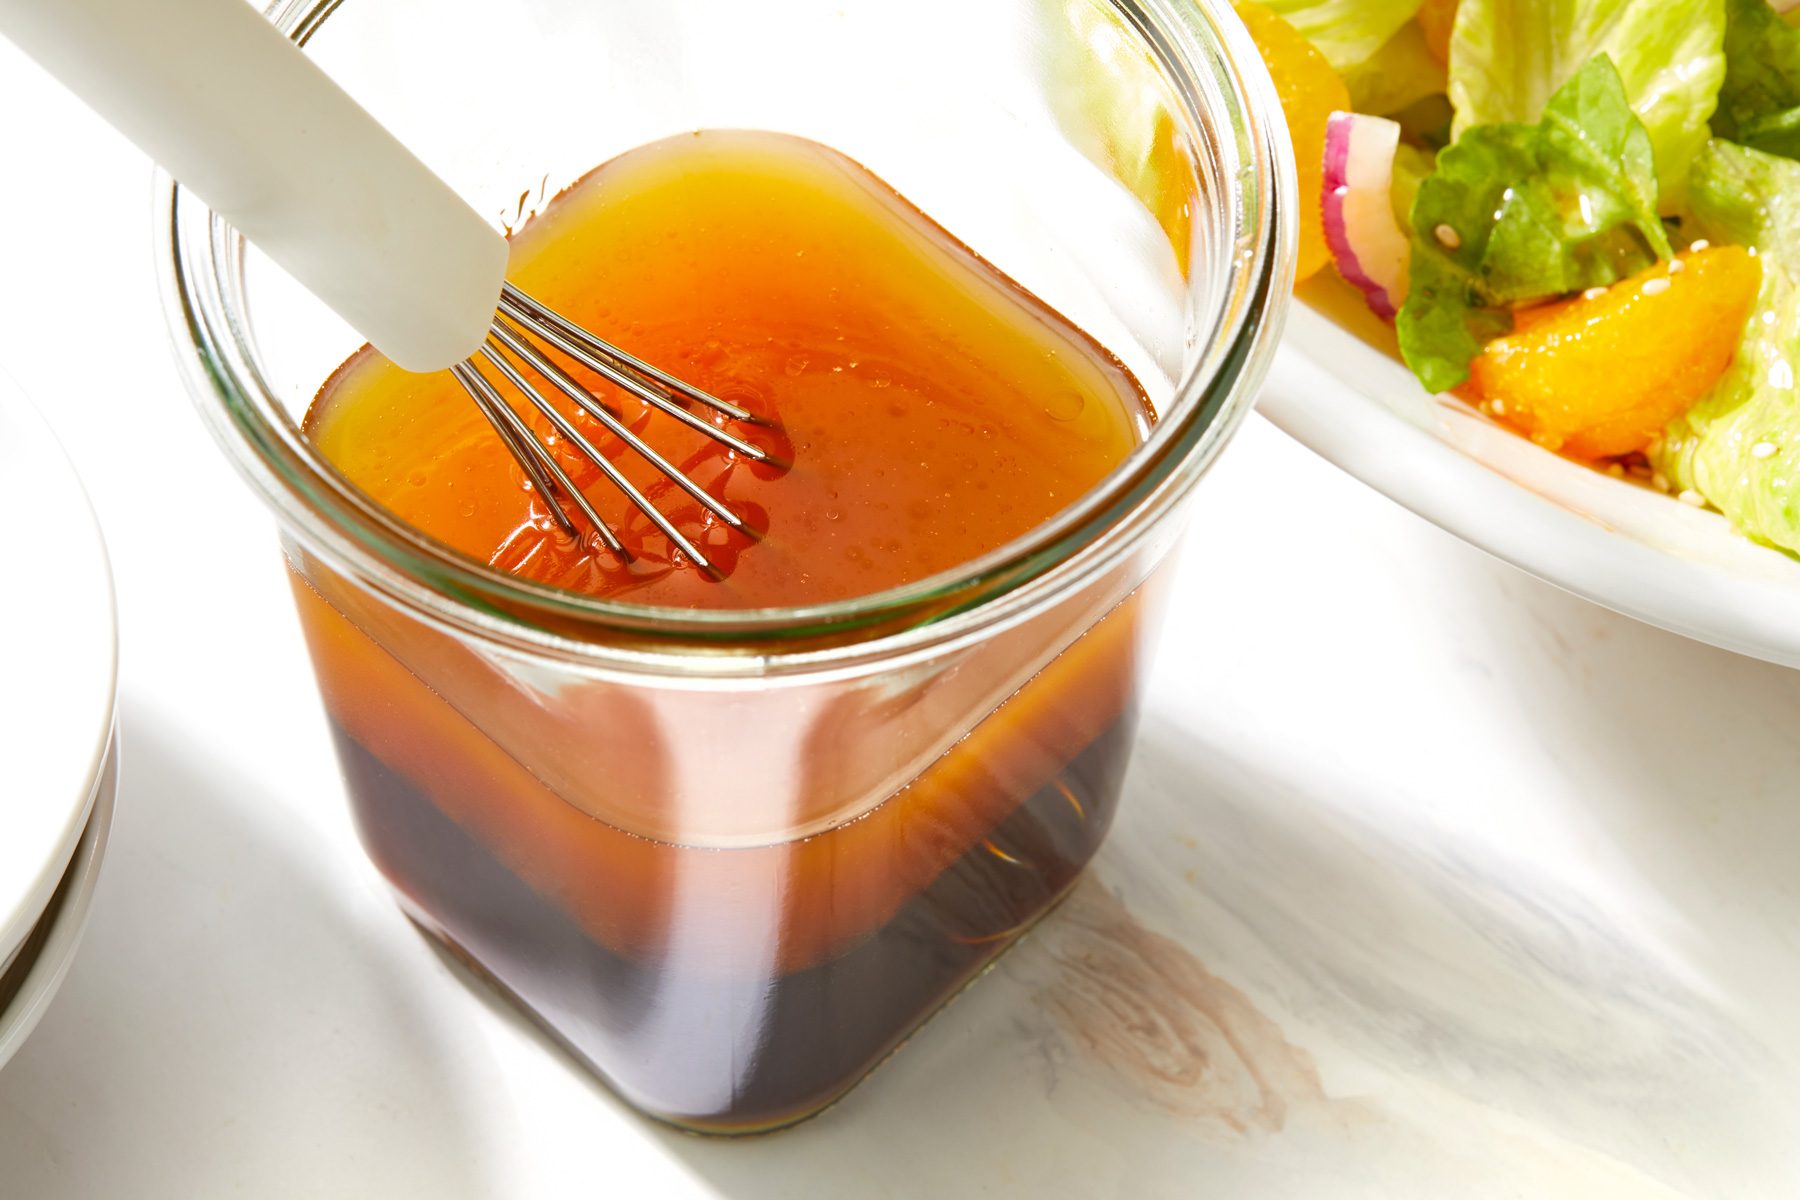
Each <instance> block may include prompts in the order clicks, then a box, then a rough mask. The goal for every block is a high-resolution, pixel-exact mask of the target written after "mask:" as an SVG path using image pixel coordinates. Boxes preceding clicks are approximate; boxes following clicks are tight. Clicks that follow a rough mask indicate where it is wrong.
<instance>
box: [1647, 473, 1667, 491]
mask: <svg viewBox="0 0 1800 1200" xmlns="http://www.w3.org/2000/svg"><path fill="white" fill-rule="evenodd" d="M1650 486H1651V487H1653V488H1655V489H1656V490H1657V491H1659V492H1666V491H1668V490H1669V477H1668V476H1667V475H1664V474H1663V473H1662V472H1661V471H1656V472H1653V473H1652V474H1651V476H1650Z"/></svg>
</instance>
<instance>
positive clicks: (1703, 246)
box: [1688, 238, 1712, 251]
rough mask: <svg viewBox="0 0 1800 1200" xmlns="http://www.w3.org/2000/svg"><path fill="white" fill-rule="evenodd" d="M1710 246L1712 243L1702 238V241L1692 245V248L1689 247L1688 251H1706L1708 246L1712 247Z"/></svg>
mask: <svg viewBox="0 0 1800 1200" xmlns="http://www.w3.org/2000/svg"><path fill="white" fill-rule="evenodd" d="M1710 245H1712V243H1711V242H1709V241H1707V240H1706V239H1705V238H1701V239H1700V240H1699V241H1697V242H1695V243H1694V244H1693V245H1691V246H1689V247H1688V249H1689V250H1696V251H1698V250H1704V249H1706V248H1707V247H1708V246H1710Z"/></svg>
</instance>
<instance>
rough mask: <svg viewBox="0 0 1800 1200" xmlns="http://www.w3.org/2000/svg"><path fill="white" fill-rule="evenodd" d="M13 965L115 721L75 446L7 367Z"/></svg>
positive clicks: (3, 896)
mask: <svg viewBox="0 0 1800 1200" xmlns="http://www.w3.org/2000/svg"><path fill="white" fill-rule="evenodd" d="M0 547H4V550H5V554H6V558H7V562H8V568H7V574H6V581H5V584H4V586H0V745H3V746H4V747H5V752H4V759H3V760H0V964H7V963H11V964H12V966H13V967H14V968H16V967H17V966H18V964H17V963H15V962H13V960H14V959H15V958H16V957H18V954H19V950H20V947H21V946H22V945H23V943H24V942H25V939H26V938H27V936H28V935H29V934H30V933H31V931H32V930H33V929H35V928H37V927H38V925H39V923H40V918H41V917H42V916H43V914H44V910H45V907H46V906H47V905H48V904H49V903H50V899H51V896H52V895H53V894H54V893H55V892H56V890H57V888H58V887H59V886H60V885H61V883H62V881H63V880H64V878H65V877H66V876H67V875H68V873H69V869H70V863H71V861H72V860H73V858H74V857H75V854H76V848H77V845H78V844H79V843H80V842H81V840H82V836H83V833H84V831H87V830H89V829H90V828H91V823H90V820H89V818H90V816H91V815H92V813H93V811H94V806H95V803H96V799H97V797H98V795H99V793H100V791H101V790H102V789H101V783H102V779H103V777H104V775H105V768H106V764H107V762H108V755H109V750H110V747H111V744H112V731H113V693H114V687H115V679H116V659H117V654H116V638H115V633H114V615H113V591H112V578H111V574H110V572H109V571H108V569H107V563H106V547H105V545H104V544H103V543H102V541H101V539H100V529H99V526H98V525H96V524H95V522H94V514H93V511H92V509H90V508H89V507H88V502H87V497H86V495H85V494H84V493H83V492H82V489H81V484H80V482H79V481H78V480H77V479H76V477H75V472H74V470H73V468H71V467H70V466H69V462H68V459H67V458H65V457H64V455H63V452H62V449H61V447H59V446H58V445H57V443H56V439H55V438H54V437H52V436H51V434H50V431H49V430H48V429H47V428H46V427H45V425H44V423H43V421H42V420H41V419H40V418H39V417H38V415H37V414H36V413H35V412H34V411H32V409H31V407H30V406H29V405H28V404H27V403H26V402H25V400H24V398H23V397H22V396H21V395H20V394H19V393H18V390H17V389H16V388H15V387H13V386H12V385H11V384H10V382H9V381H8V380H7V378H6V377H5V376H4V375H0Z"/></svg>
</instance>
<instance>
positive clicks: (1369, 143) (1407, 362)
mask: <svg viewBox="0 0 1800 1200" xmlns="http://www.w3.org/2000/svg"><path fill="white" fill-rule="evenodd" d="M1044 2H1046V3H1053V4H1058V5H1060V6H1062V7H1064V8H1065V10H1066V11H1067V12H1068V13H1069V15H1070V25H1071V27H1072V29H1073V31H1074V32H1075V33H1076V37H1074V38H1073V39H1071V44H1072V45H1079V46H1081V47H1084V48H1086V53H1087V54H1088V56H1089V58H1090V60H1092V59H1094V58H1096V57H1097V58H1098V59H1099V60H1100V61H1099V66H1098V69H1101V70H1105V71H1108V72H1110V73H1115V74H1116V73H1120V72H1126V71H1130V70H1133V69H1135V68H1134V64H1131V63H1126V62H1122V61H1113V60H1112V59H1107V58H1106V57H1105V56H1104V55H1103V54H1100V52H1099V51H1095V50H1093V49H1092V48H1093V47H1105V46H1109V45H1116V44H1118V42H1119V39H1107V38H1105V37H1103V36H1098V34H1097V23H1103V21H1104V20H1105V19H1106V18H1105V17H1104V16H1103V15H1101V16H1096V15H1095V14H1096V13H1103V12H1104V10H1107V9H1109V8H1110V7H1111V6H1110V5H1107V4H1104V3H1096V2H1095V0H1044ZM1168 2H1170V3H1186V4H1194V5H1196V6H1199V5H1201V4H1203V3H1209V2H1214V0H1168ZM1796 4H1797V0H1236V3H1235V4H1234V5H1233V11H1235V13H1236V15H1237V17H1238V18H1240V19H1241V22H1242V24H1243V25H1244V26H1245V28H1246V30H1247V32H1248V35H1249V36H1250V38H1251V39H1252V40H1253V41H1254V42H1255V43H1256V45H1257V48H1258V49H1259V50H1260V51H1261V52H1262V57H1263V59H1264V62H1265V63H1266V64H1267V66H1268V68H1269V74H1270V76H1271V78H1272V80H1273V82H1274V85H1275V91H1276V93H1277V94H1278V97H1279V99H1280V102H1281V105H1282V108H1283V110H1284V113H1285V115H1286V118H1287V123H1288V130H1289V134H1290V137H1291V139H1292V141H1293V149H1294V158H1295V164H1296V167H1297V172H1296V173H1297V176H1298V182H1299V200H1300V205H1299V226H1300V229H1299V241H1298V247H1299V248H1298V253H1297V256H1296V257H1297V262H1296V273H1297V277H1298V280H1299V282H1298V284H1297V288H1296V291H1297V297H1298V300H1299V303H1298V304H1296V305H1295V306H1294V307H1293V309H1292V310H1291V312H1290V315H1289V317H1288V323H1287V330H1286V334H1285V336H1284V344H1283V351H1282V354H1281V355H1280V356H1279V357H1278V358H1277V360H1276V363H1275V365H1274V368H1273V370H1272V371H1271V374H1270V377H1269V382H1268V385H1267V386H1266V388H1265V391H1264V394H1263V398H1262V400H1261V401H1260V408H1261V411H1262V412H1263V413H1264V415H1266V416H1268V417H1269V418H1270V419H1271V420H1273V421H1274V422H1275V423H1276V424H1277V425H1279V426H1281V427H1282V428H1283V429H1285V430H1286V431H1287V432H1289V433H1290V434H1292V435H1294V436H1295V437H1296V438H1298V439H1299V440H1301V441H1302V442H1305V443H1306V444H1308V445H1309V446H1311V447H1312V448H1313V449H1314V450H1316V451H1317V452H1319V453H1320V454H1321V455H1323V456H1324V457H1326V458H1327V459H1330V460H1331V461H1333V462H1335V463H1336V464H1337V465H1339V466H1340V467H1343V468H1344V469H1345V470H1347V471H1349V472H1350V473H1351V474H1353V475H1356V476H1357V477H1359V478H1361V479H1362V480H1363V481H1364V482H1367V483H1369V484H1371V485H1372V486H1374V487H1376V488H1377V489H1379V490H1381V491H1383V492H1385V493H1387V494H1388V495H1389V496H1391V497H1393V498H1394V499H1396V500H1398V501H1400V502H1401V503H1403V504H1405V505H1407V506H1408V507H1410V508H1412V509H1413V510H1415V511H1416V512H1418V513H1419V514H1420V515H1422V516H1424V517H1426V518H1427V519H1429V520H1431V521H1433V522H1435V523H1437V524H1438V525H1440V526H1442V527H1444V528H1446V529H1448V530H1450V531H1451V532H1453V533H1455V534H1457V535H1459V536H1461V537H1463V538H1464V539H1465V540H1468V541H1470V542H1472V543H1474V544H1475V545H1478V546H1480V547H1482V548H1483V549H1486V550H1488V551H1490V552H1492V553H1494V554H1496V555H1498V556H1500V557H1502V558H1504V559H1507V560H1508V561H1511V562H1513V563H1514V564H1516V565H1518V566H1521V567H1523V568H1525V569H1526V570H1528V571H1531V572H1532V573H1534V574H1536V575H1538V576H1540V577H1541V578H1544V579H1547V580H1549V581H1550V582H1552V583H1555V584H1558V585H1560V586H1562V587H1564V588H1566V589H1568V590H1570V591H1574V592H1576V593H1578V594H1581V595H1584V596H1586V597H1588V598H1589V599H1592V600H1595V601H1598V602H1599V603H1602V604H1605V605H1607V606H1608V607H1611V608H1614V609H1617V610H1619V611H1622V612H1625V613H1628V614H1630V615H1633V616H1636V617H1638V618H1640V619H1643V620H1646V621H1650V622H1652V623H1655V624H1659V625H1662V626H1664V627H1666V628H1669V629H1672V630H1675V631H1677V632H1680V633H1682V634H1685V635H1688V636H1692V637H1696V638H1700V639H1702V640H1705V641H1709V642H1712V643H1714V644H1716V645H1721V646H1725V647H1728V648H1730V649H1734V650H1739V651H1742V652H1745V653H1750V654H1754V655H1757V656H1759V657H1763V658H1767V659H1770V660H1773V661H1780V662H1786V663H1789V664H1791V665H1796V666H1800V561H1796V559H1797V558H1800V389H1797V387H1796V375H1797V374H1800V8H1797V7H1796ZM1053 57H1054V56H1053ZM1063 57H1064V58H1065V59H1070V58H1072V57H1073V56H1072V55H1065V56H1063ZM1116 58H1117V56H1116V55H1114V59H1116ZM1088 69H1089V70H1092V69H1095V65H1094V63H1093V62H1092V61H1090V62H1089V63H1088ZM1064 79H1065V82H1066V84H1067V87H1066V89H1065V92H1064V94H1065V95H1066V97H1067V100H1066V107H1067V113H1066V120H1065V125H1066V127H1067V128H1068V129H1069V130H1070V132H1071V136H1072V137H1073V138H1075V140H1077V141H1078V142H1080V143H1081V144H1083V146H1084V147H1085V149H1086V150H1087V152H1088V154H1089V156H1090V157H1092V158H1094V159H1095V160H1096V161H1098V162H1100V163H1102V165H1104V166H1105V167H1106V168H1107V169H1108V170H1109V171H1110V172H1111V173H1112V174H1113V175H1114V177H1115V178H1116V179H1117V180H1118V181H1119V183H1120V184H1122V185H1123V186H1125V187H1127V188H1129V189H1130V190H1132V191H1133V192H1135V193H1136V194H1137V195H1138V196H1139V197H1140V198H1141V199H1142V200H1143V201H1144V203H1145V206H1146V208H1147V209H1148V210H1149V212H1150V213H1152V214H1153V215H1158V220H1159V223H1161V224H1163V226H1164V228H1165V229H1166V230H1168V231H1169V233H1170V237H1171V240H1172V241H1173V240H1178V239H1177V237H1176V234H1177V233H1178V232H1179V231H1178V228H1177V227H1176V225H1175V223H1173V222H1170V221H1167V220H1165V219H1164V218H1163V215H1162V214H1166V213H1167V212H1168V211H1170V210H1171V203H1170V198H1169V196H1168V195H1167V194H1166V193H1167V191H1168V188H1167V186H1166V184H1165V183H1164V181H1165V180H1166V179H1167V178H1169V177H1172V176H1173V175H1174V174H1175V173H1174V172H1173V171H1171V170H1170V169H1169V167H1168V165H1167V164H1168V163H1169V162H1170V160H1171V156H1178V155H1179V153H1180V148H1179V147H1171V146H1169V145H1167V144H1165V143H1164V142H1163V141H1161V140H1159V139H1158V138H1157V137H1156V136H1154V135H1155V131H1156V130H1158V129H1160V128H1161V127H1162V126H1161V125H1160V124H1159V123H1158V122H1157V121H1155V120H1154V118H1153V115H1152V114H1153V111H1154V109H1155V107H1156V105H1157V104H1158V103H1159V101H1158V98H1157V97H1156V96H1155V95H1154V94H1152V93H1151V92H1150V91H1149V90H1146V91H1145V93H1144V102H1143V107H1144V109H1145V111H1144V112H1143V113H1121V112H1119V111H1117V110H1116V108H1115V109H1112V110H1107V111H1100V110H1099V109H1098V108H1097V107H1096V105H1095V104H1094V103H1092V102H1091V99H1090V98H1089V96H1088V92H1087V90H1085V89H1084V88H1083V86H1082V74H1081V72H1080V71H1077V70H1074V69H1065V70H1064ZM1132 130H1139V131H1141V133H1140V134H1139V135H1138V136H1135V137H1134V136H1131V134H1130V131H1132ZM1176 257H1177V258H1178V259H1179V257H1180V256H1179V253H1178V254H1177V255H1176Z"/></svg>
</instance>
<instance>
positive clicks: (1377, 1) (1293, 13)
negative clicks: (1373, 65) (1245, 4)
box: [1262, 0, 1420, 71]
mask: <svg viewBox="0 0 1800 1200" xmlns="http://www.w3.org/2000/svg"><path fill="white" fill-rule="evenodd" d="M1262 3H1263V4H1264V5H1265V6H1266V7H1268V8H1272V9H1274V10H1275V11H1276V12H1278V13H1280V14H1281V15H1282V16H1284V17H1286V18H1287V20H1288V23H1289V24H1290V25H1292V26H1293V27H1294V28H1295V29H1298V30H1299V31H1300V32H1301V33H1303V34H1305V35H1306V40H1307V41H1309V42H1311V43H1312V44H1313V45H1314V46H1316V47H1318V49H1319V53H1320V54H1323V55H1324V56H1325V57H1326V58H1327V59H1328V60H1329V61H1330V62H1331V65H1332V66H1334V67H1336V68H1337V69H1338V70H1339V71H1349V70H1351V69H1353V68H1355V67H1359V66H1361V65H1362V64H1363V63H1365V62H1367V61H1368V60H1369V59H1371V58H1373V57H1375V54H1376V52H1377V51H1378V50H1380V49H1381V48H1382V47H1383V46H1384V45H1386V44H1387V42H1388V39H1390V38H1392V37H1393V36H1394V35H1395V34H1396V33H1398V32H1400V27H1401V26H1402V25H1404V24H1406V23H1407V22H1408V21H1410V20H1412V19H1413V16H1414V14H1416V13H1417V12H1418V11H1419V4H1420V0H1262Z"/></svg>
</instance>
